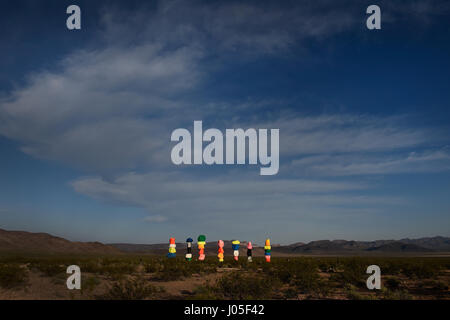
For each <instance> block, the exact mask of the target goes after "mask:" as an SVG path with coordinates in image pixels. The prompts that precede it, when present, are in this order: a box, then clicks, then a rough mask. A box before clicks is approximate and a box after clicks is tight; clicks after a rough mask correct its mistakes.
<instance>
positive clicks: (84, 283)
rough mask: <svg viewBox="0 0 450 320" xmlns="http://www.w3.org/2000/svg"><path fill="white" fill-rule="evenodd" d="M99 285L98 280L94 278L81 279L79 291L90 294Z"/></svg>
mask: <svg viewBox="0 0 450 320" xmlns="http://www.w3.org/2000/svg"><path fill="white" fill-rule="evenodd" d="M99 284H100V279H99V278H97V277H95V276H90V277H81V290H82V291H87V292H91V291H93V290H94V289H95V288H96V287H97V286H98V285H99Z"/></svg>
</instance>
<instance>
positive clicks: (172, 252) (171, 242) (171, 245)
mask: <svg viewBox="0 0 450 320" xmlns="http://www.w3.org/2000/svg"><path fill="white" fill-rule="evenodd" d="M176 246H177V245H176V244H175V238H170V239H169V253H168V254H167V257H168V258H175V256H176V252H177V250H176V249H175V248H176Z"/></svg>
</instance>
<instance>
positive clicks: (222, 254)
mask: <svg viewBox="0 0 450 320" xmlns="http://www.w3.org/2000/svg"><path fill="white" fill-rule="evenodd" d="M217 245H218V246H219V251H218V254H217V257H218V258H219V261H220V262H223V256H224V253H225V251H224V249H223V247H224V245H225V243H224V242H223V240H219V241H218V242H217Z"/></svg>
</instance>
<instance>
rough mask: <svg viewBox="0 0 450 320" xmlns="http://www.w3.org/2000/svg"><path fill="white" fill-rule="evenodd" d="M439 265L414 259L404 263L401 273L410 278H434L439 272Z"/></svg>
mask: <svg viewBox="0 0 450 320" xmlns="http://www.w3.org/2000/svg"><path fill="white" fill-rule="evenodd" d="M439 271H440V266H439V265H437V264H432V263H430V262H428V263H427V262H425V261H418V262H416V261H414V262H409V263H405V265H404V266H403V268H402V273H403V274H404V275H405V276H407V277H408V278H410V279H413V278H418V279H428V278H434V277H436V276H437V275H438V274H439Z"/></svg>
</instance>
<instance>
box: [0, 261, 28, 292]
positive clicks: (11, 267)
mask: <svg viewBox="0 0 450 320" xmlns="http://www.w3.org/2000/svg"><path fill="white" fill-rule="evenodd" d="M27 279H28V273H27V271H26V270H25V269H24V268H22V267H21V266H20V265H18V264H0V287H2V288H5V289H10V288H15V287H18V286H21V285H23V284H25V283H26V281H27Z"/></svg>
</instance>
